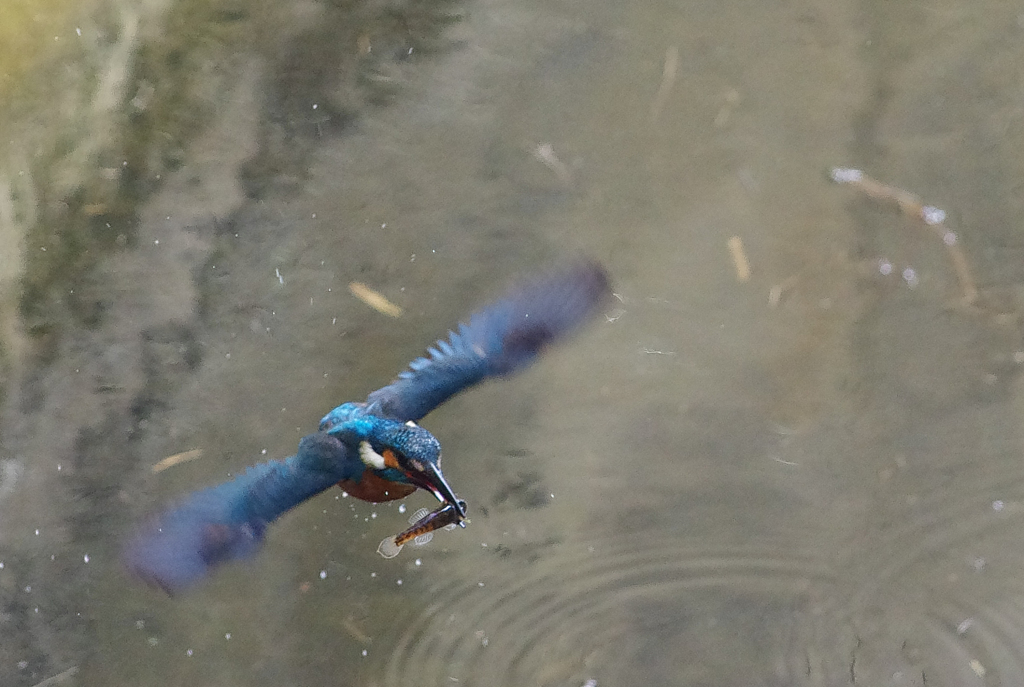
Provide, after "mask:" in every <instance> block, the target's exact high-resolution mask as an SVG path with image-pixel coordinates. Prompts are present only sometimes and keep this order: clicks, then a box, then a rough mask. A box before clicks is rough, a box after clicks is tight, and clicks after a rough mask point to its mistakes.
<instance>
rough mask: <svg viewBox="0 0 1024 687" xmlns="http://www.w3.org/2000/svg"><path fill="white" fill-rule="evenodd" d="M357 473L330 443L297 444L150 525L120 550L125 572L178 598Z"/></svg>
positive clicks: (347, 455) (344, 451) (348, 453)
mask: <svg viewBox="0 0 1024 687" xmlns="http://www.w3.org/2000/svg"><path fill="white" fill-rule="evenodd" d="M362 467H363V466H362V463H361V462H360V461H359V458H358V457H357V456H356V455H355V452H354V451H352V450H350V449H349V448H348V447H346V446H345V445H344V444H343V443H341V442H340V441H338V440H337V439H335V438H334V437H331V436H330V435H327V434H319V433H318V434H311V435H309V436H306V437H303V439H302V440H301V441H300V442H299V450H298V453H297V454H296V455H294V456H292V457H290V458H286V459H284V460H273V461H269V462H267V463H260V464H259V465H254V466H253V467H251V468H249V469H248V470H246V471H245V472H244V473H243V474H241V475H239V476H238V477H236V478H235V479H233V480H231V481H230V482H225V483H223V484H219V485H217V486H214V487H210V488H208V489H203V490H201V491H197V492H194V493H192V494H190V495H189V496H187V497H185V499H183V500H182V501H181V502H180V503H178V504H177V505H176V506H174V507H173V508H171V509H169V510H168V511H166V512H164V513H163V514H161V515H159V516H158V517H156V518H154V519H153V520H151V521H150V522H148V523H147V524H146V525H144V526H143V528H142V529H141V530H140V531H139V532H137V533H136V534H135V536H134V537H132V539H131V540H130V541H129V542H128V544H127V546H126V547H125V551H124V562H125V565H126V566H127V567H128V569H129V570H130V571H131V572H132V573H134V574H135V575H137V576H138V577H140V578H142V579H143V580H145V581H146V582H149V583H150V584H154V585H157V586H159V587H162V588H163V589H164V591H166V592H167V593H168V594H173V593H175V592H178V591H181V590H183V589H185V588H186V587H189V586H190V585H192V584H194V583H196V582H198V581H199V580H200V579H202V578H203V577H204V576H205V575H206V573H207V572H209V571H210V570H211V569H212V568H214V567H216V566H217V565H220V564H221V563H226V562H228V561H232V560H237V559H241V558H247V557H249V556H251V555H253V554H254V553H255V552H256V551H257V550H259V547H260V545H261V544H262V543H263V535H264V532H265V531H266V529H267V525H269V524H270V523H271V522H273V521H274V520H276V519H277V518H278V517H279V516H280V515H281V514H282V513H284V512H285V511H287V510H289V509H291V508H293V507H294V506H297V505H298V504H300V503H302V502H303V501H305V500H306V499H308V498H311V497H313V496H315V495H317V494H319V493H320V492H322V491H324V490H325V489H327V488H328V487H330V486H332V485H333V484H336V483H337V482H338V481H340V480H344V479H351V478H353V477H354V476H356V475H358V474H361V472H362Z"/></svg>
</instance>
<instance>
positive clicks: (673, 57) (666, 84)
mask: <svg viewBox="0 0 1024 687" xmlns="http://www.w3.org/2000/svg"><path fill="white" fill-rule="evenodd" d="M678 70H679V48H677V47H676V46H674V45H672V46H669V48H668V50H666V51H665V66H664V67H663V68H662V70H661V85H660V86H658V92H657V94H655V96H654V101H653V102H652V103H651V122H652V123H657V121H658V117H660V116H661V110H662V108H663V107H665V101H666V100H667V99H668V94H669V93H670V92H671V91H672V86H673V85H674V84H675V82H676V72H677V71H678Z"/></svg>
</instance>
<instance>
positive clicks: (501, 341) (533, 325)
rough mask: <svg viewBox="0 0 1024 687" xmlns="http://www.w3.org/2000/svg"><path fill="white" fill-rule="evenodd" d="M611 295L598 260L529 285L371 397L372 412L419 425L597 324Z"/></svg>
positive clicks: (477, 315) (486, 309) (481, 313)
mask: <svg viewBox="0 0 1024 687" xmlns="http://www.w3.org/2000/svg"><path fill="white" fill-rule="evenodd" d="M610 294H611V289H610V287H609V283H608V275H607V273H606V272H605V271H604V268H603V267H601V265H599V264H597V263H596V262H587V261H581V262H579V263H574V264H571V265H568V266H566V267H564V268H562V269H561V270H558V271H555V272H552V273H550V274H547V275H543V276H540V277H537V278H535V279H533V280H532V281H528V282H525V283H524V284H522V285H520V286H519V287H517V288H514V289H512V290H511V291H510V292H509V293H508V294H506V295H505V297H504V298H502V299H500V300H498V301H496V302H494V303H491V304H490V305H488V306H486V307H484V308H482V309H481V310H480V311H478V312H476V313H475V314H473V315H472V316H471V317H470V319H469V323H468V324H460V325H459V328H458V329H459V331H458V332H457V333H456V332H449V335H448V338H447V339H442V340H440V341H438V342H437V343H436V344H435V345H434V346H433V347H431V348H430V349H428V351H427V355H426V356H424V357H422V358H417V359H416V360H414V361H412V363H410V364H409V368H410V369H408V370H406V371H405V372H402V373H401V374H399V375H398V379H396V380H395V381H394V382H392V383H391V384H389V385H388V386H386V387H384V388H382V389H378V390H377V391H374V392H373V393H372V394H370V396H369V398H368V399H367V403H368V405H369V407H368V412H370V413H373V414H376V415H382V416H384V417H389V418H393V419H395V420H400V421H402V422H406V421H408V420H415V421H418V420H419V419H420V418H422V417H423V416H424V415H426V414H427V413H429V412H430V411H431V410H433V409H434V408H436V407H437V406H439V405H441V404H442V403H444V402H445V401H446V400H448V399H449V398H451V397H452V396H453V395H455V394H457V393H458V392H460V391H462V390H463V389H465V388H467V387H469V386H472V385H473V384H476V383H477V382H480V381H482V380H483V379H485V378H487V377H492V376H504V375H509V374H512V373H514V372H517V371H518V370H521V369H522V368H524V367H526V366H527V365H529V364H530V363H531V362H533V360H534V359H535V358H536V357H537V355H538V354H539V353H540V352H541V351H542V350H543V349H544V348H545V347H546V346H547V345H548V344H550V343H552V342H554V341H555V340H557V339H559V338H561V337H564V336H566V335H568V334H570V333H572V332H573V331H574V330H576V329H577V328H579V327H580V326H581V325H582V324H583V323H584V322H586V321H587V320H588V319H590V317H592V316H593V315H594V314H595V313H596V312H597V310H598V309H599V308H600V307H601V306H602V304H603V303H604V302H605V300H606V299H607V298H608V296H609V295H610Z"/></svg>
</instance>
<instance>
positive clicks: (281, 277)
mask: <svg viewBox="0 0 1024 687" xmlns="http://www.w3.org/2000/svg"><path fill="white" fill-rule="evenodd" d="M274 274H276V275H277V281H278V283H280V284H284V275H282V274H281V270H280V269H279V268H277V267H275V268H274Z"/></svg>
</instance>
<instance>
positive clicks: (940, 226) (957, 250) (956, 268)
mask: <svg viewBox="0 0 1024 687" xmlns="http://www.w3.org/2000/svg"><path fill="white" fill-rule="evenodd" d="M830 176H831V178H832V180H833V181H835V182H836V183H837V184H848V185H850V186H853V187H854V188H856V189H857V190H858V191H860V192H861V193H863V194H864V195H866V196H868V197H869V198H873V199H875V200H880V201H889V202H893V203H895V204H896V205H897V207H899V209H900V212H902V213H903V214H904V215H906V216H907V217H910V218H912V219H915V220H917V221H919V222H922V223H924V225H925V226H927V227H930V228H931V229H932V230H933V231H934V232H935V233H936V235H937V236H938V237H939V239H940V240H941V241H942V243H943V245H944V246H946V252H947V253H949V259H950V261H951V262H952V263H953V272H954V273H955V274H956V278H957V281H959V282H960V289H961V290H962V291H963V298H962V304H963V305H973V304H974V303H975V302H976V301H977V300H978V287H977V286H976V285H975V282H974V277H973V276H972V274H971V270H970V267H969V266H968V261H967V254H966V253H965V252H964V250H963V249H962V248H961V247H960V242H959V239H958V238H957V235H956V233H954V232H953V231H952V230H951V229H949V228H948V227H947V226H946V224H945V221H946V213H945V212H944V211H942V210H940V209H939V208H937V207H935V206H932V205H925V204H924V203H923V202H922V201H921V199H920V198H918V197H917V196H915V195H914V194H913V193H911V192H910V191H906V190H904V189H901V188H898V187H896V186H889V185H887V184H883V183H882V182H880V181H878V180H877V179H873V178H871V177H869V176H868V175H867V174H865V173H864V172H862V171H861V170H859V169H849V168H844V167H836V168H834V169H833V170H832V171H831V174H830Z"/></svg>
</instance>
